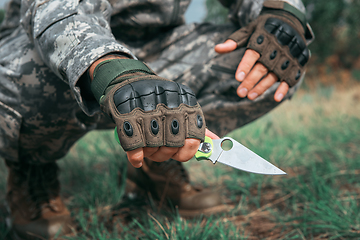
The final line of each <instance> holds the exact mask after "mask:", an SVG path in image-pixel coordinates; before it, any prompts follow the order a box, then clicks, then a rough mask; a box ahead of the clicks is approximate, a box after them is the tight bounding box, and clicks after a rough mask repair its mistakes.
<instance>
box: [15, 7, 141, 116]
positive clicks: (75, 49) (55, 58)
mask: <svg viewBox="0 0 360 240" xmlns="http://www.w3.org/2000/svg"><path fill="white" fill-rule="evenodd" d="M21 4H22V5H21V24H22V26H23V28H24V29H25V31H26V33H27V34H28V36H29V38H30V40H31V41H32V42H33V43H34V45H35V47H36V49H37V51H38V53H39V55H40V56H41V58H42V59H43V61H44V62H45V63H46V64H47V65H48V66H49V67H50V69H51V70H52V71H53V72H54V73H55V74H56V75H57V76H58V77H59V78H60V79H62V80H63V81H65V82H67V83H68V84H69V85H70V88H71V89H72V90H73V92H74V94H75V97H76V99H77V101H78V103H79V105H80V107H81V108H82V109H83V110H84V112H85V113H87V114H89V109H87V107H86V106H85V105H84V103H83V102H82V99H81V95H80V89H79V88H78V87H77V86H76V83H77V81H78V80H79V79H80V77H81V76H82V75H83V74H84V73H85V72H86V70H87V69H88V67H89V66H90V65H91V64H92V63H93V62H94V61H95V60H96V59H98V58H100V57H101V56H103V55H105V54H107V53H110V52H122V53H127V54H129V55H131V56H132V57H134V58H135V56H134V55H133V54H132V53H131V52H130V51H129V50H128V49H126V48H125V47H124V46H122V45H121V44H119V43H118V42H117V41H116V40H115V38H114V37H113V35H112V33H111V30H110V27H109V21H110V16H111V5H110V4H109V2H108V1H105V0H98V1H94V0H83V1H79V0H22V2H21ZM91 112H93V111H91Z"/></svg>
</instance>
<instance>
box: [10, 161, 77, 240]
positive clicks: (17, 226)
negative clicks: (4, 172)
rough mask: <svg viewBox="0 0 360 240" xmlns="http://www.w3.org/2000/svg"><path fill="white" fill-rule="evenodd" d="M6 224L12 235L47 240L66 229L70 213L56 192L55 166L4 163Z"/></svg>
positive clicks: (67, 229)
mask: <svg viewBox="0 0 360 240" xmlns="http://www.w3.org/2000/svg"><path fill="white" fill-rule="evenodd" d="M6 164H7V166H8V170H9V171H8V182H7V195H6V202H7V205H8V208H9V211H10V218H11V219H9V221H7V222H8V223H10V224H11V225H10V227H11V230H12V233H13V235H14V236H15V238H18V239H51V238H52V237H54V236H60V235H63V234H66V233H69V232H70V230H71V229H70V221H71V220H70V212H69V211H68V209H67V208H66V206H65V205H64V203H63V201H62V199H61V197H60V195H59V192H60V183H59V180H58V178H57V177H58V166H57V165H56V163H55V162H53V163H46V164H36V165H34V164H26V163H25V164H24V163H21V164H19V163H13V162H9V161H7V162H6Z"/></svg>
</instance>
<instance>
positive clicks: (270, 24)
mask: <svg viewBox="0 0 360 240" xmlns="http://www.w3.org/2000/svg"><path fill="white" fill-rule="evenodd" d="M279 26H280V22H279V20H278V19H276V18H269V19H268V20H267V21H266V22H265V25H264V28H265V30H266V31H268V32H269V33H271V34H274V33H275V32H276V30H277V29H278V28H279Z"/></svg>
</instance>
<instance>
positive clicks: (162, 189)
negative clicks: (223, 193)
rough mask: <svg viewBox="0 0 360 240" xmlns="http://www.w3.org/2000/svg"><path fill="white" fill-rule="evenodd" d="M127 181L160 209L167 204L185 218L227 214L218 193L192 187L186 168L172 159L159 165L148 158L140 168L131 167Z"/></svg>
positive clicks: (129, 165)
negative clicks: (149, 194) (145, 193)
mask: <svg viewBox="0 0 360 240" xmlns="http://www.w3.org/2000/svg"><path fill="white" fill-rule="evenodd" d="M127 178H128V179H129V180H130V181H132V182H134V183H135V184H136V185H137V186H138V187H140V188H142V189H144V190H146V191H148V192H150V193H151V196H152V197H153V198H154V199H156V200H158V201H159V205H160V206H161V205H162V204H166V203H169V204H170V205H172V206H173V207H175V206H177V208H178V211H179V214H180V215H181V216H184V217H195V216H198V215H200V214H214V213H218V212H222V211H225V210H227V207H226V206H225V205H224V204H222V201H221V198H220V195H219V194H218V193H216V192H213V191H209V190H203V189H200V188H196V187H194V186H193V185H191V184H190V180H189V174H188V173H187V171H186V169H185V168H184V166H183V164H182V163H181V162H178V161H175V160H173V159H169V160H168V161H165V162H161V163H160V162H154V161H151V160H148V159H146V158H145V160H144V164H143V166H142V167H141V168H134V167H133V166H132V165H131V164H130V163H128V172H127Z"/></svg>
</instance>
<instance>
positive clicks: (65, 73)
mask: <svg viewBox="0 0 360 240" xmlns="http://www.w3.org/2000/svg"><path fill="white" fill-rule="evenodd" d="M278 1H283V2H287V3H289V4H291V5H292V6H294V7H295V8H297V9H298V10H300V11H301V12H305V8H304V6H303V4H302V2H301V0H278ZM220 2H221V3H222V4H223V5H224V6H226V7H228V8H229V14H230V19H231V20H232V21H233V22H237V23H238V24H239V25H240V26H242V25H244V24H247V23H248V22H250V21H251V20H253V19H254V18H256V17H257V16H258V15H259V13H260V10H261V8H262V5H263V2H264V0H220ZM189 4H190V0H109V1H106V0H81V1H79V0H66V1H65V0H11V1H10V3H9V5H8V6H9V7H8V9H7V10H6V12H7V14H6V18H5V20H4V21H3V23H2V25H1V29H0V32H1V35H0V38H3V37H5V36H6V35H8V34H10V33H11V31H12V30H14V29H15V28H17V27H22V28H23V29H24V30H25V32H26V34H27V35H28V37H29V40H30V41H31V42H32V43H33V44H34V45H35V47H36V49H37V51H38V53H39V55H40V56H41V58H42V59H43V61H44V62H45V63H46V64H47V65H48V66H49V67H50V69H51V70H52V71H53V72H54V73H55V74H56V75H57V76H58V77H59V78H60V79H62V80H63V81H65V82H67V83H68V84H69V86H70V88H71V89H72V90H73V93H74V95H75V97H76V99H77V101H78V103H79V105H80V107H81V108H82V109H83V110H84V112H85V113H87V114H89V115H92V114H93V113H94V112H96V111H98V109H88V108H87V106H85V105H84V103H83V101H82V99H81V94H80V89H79V88H78V87H77V86H76V83H77V81H78V80H79V79H80V77H81V76H82V75H83V74H84V73H85V72H86V70H87V69H88V67H89V66H90V65H91V64H92V63H93V62H94V61H95V60H96V59H98V58H100V57H101V56H103V55H105V54H108V53H111V52H122V53H127V54H129V55H132V56H133V57H134V58H136V57H135V56H134V55H133V54H132V53H131V52H130V51H129V50H128V49H127V48H125V47H124V46H123V45H122V44H120V43H119V42H118V41H117V40H116V38H115V37H114V35H113V33H112V30H114V29H116V33H117V36H116V37H117V39H119V38H120V39H121V38H122V37H124V38H125V37H137V38H139V37H140V38H141V37H145V35H146V34H149V32H150V33H152V32H154V31H155V32H156V31H157V30H159V29H169V28H173V27H176V26H179V25H181V24H184V13H185V11H186V9H187V7H188V5H189ZM139 29H141V31H139ZM135 33H136V34H138V33H142V35H140V36H139V35H136V34H135Z"/></svg>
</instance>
